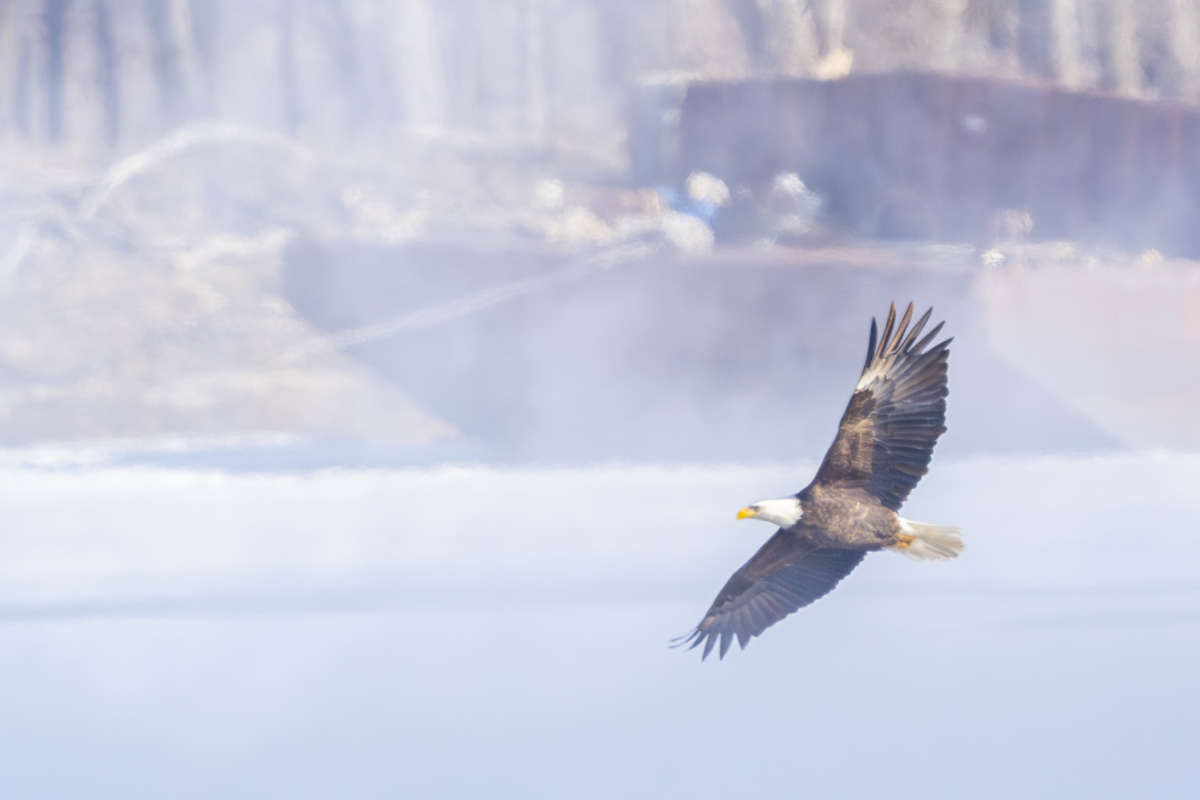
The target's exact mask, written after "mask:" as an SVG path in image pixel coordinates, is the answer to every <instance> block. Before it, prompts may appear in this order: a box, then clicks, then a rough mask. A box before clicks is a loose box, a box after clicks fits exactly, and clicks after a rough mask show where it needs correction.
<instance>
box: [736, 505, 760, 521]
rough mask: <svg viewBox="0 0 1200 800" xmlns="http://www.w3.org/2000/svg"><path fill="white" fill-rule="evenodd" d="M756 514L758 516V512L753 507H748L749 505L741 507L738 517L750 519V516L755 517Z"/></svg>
mask: <svg viewBox="0 0 1200 800" xmlns="http://www.w3.org/2000/svg"><path fill="white" fill-rule="evenodd" d="M757 516H758V512H757V511H755V510H754V509H753V508H750V507H749V506H747V507H746V508H743V509H742V510H741V511H739V512H738V519H750V518H751V517H757Z"/></svg>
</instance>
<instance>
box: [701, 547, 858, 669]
mask: <svg viewBox="0 0 1200 800" xmlns="http://www.w3.org/2000/svg"><path fill="white" fill-rule="evenodd" d="M865 555H866V552H865V551H862V550H832V549H813V547H812V546H811V545H810V544H808V543H807V542H805V541H803V540H801V539H800V538H799V537H798V536H797V535H796V534H795V533H794V532H792V531H789V530H779V531H777V532H776V533H775V535H774V536H772V537H771V538H770V539H769V540H768V541H767V543H766V544H764V545H763V546H762V547H761V548H759V551H758V552H757V553H755V554H754V557H753V558H751V559H750V560H749V561H747V562H746V564H745V565H744V566H743V567H742V568H741V569H739V570H738V571H737V572H735V573H733V577H732V578H730V579H729V581H728V582H727V583H726V584H725V586H724V588H722V589H721V592H720V594H718V595H717V599H716V600H715V601H714V602H713V604H712V608H710V609H709V610H708V613H707V614H705V615H704V619H703V620H701V622H700V624H699V625H697V626H696V628H695V630H693V631H692V632H691V633H690V634H689V635H687V636H685V637H683V638H682V639H680V640H678V642H679V644H687V643H689V642H690V643H691V647H689V648H688V649H689V650H690V649H692V647H698V646H700V645H701V644H703V645H704V655H703V657H702V658H708V654H709V653H710V652H712V649H713V645H715V644H716V643H717V640H718V639H720V642H721V651H720V655H721V658H724V657H725V653H726V652H727V651H728V650H729V645H730V644H731V643H732V642H733V639H734V637H735V636H736V637H737V640H738V644H739V645H741V646H742V648H745V647H746V645H747V643H749V641H750V639H751V638H753V637H755V636H758V635H759V634H760V633H762V632H763V631H765V630H766V629H767V628H769V627H770V626H772V625H774V624H775V623H776V622H779V620H781V619H783V618H784V617H786V616H787V615H788V614H791V613H793V612H795V611H797V610H798V609H800V608H803V607H804V606H806V605H808V604H809V603H811V602H813V601H814V600H817V599H818V598H820V597H824V596H825V595H826V594H828V593H829V592H830V591H831V590H832V589H833V587H835V586H837V584H838V581H840V580H841V579H842V578H844V577H846V576H847V575H849V574H850V571H851V570H853V569H854V568H855V567H857V566H858V563H859V562H860V561H862V560H863V557H864V556H865Z"/></svg>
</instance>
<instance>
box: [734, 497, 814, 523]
mask: <svg viewBox="0 0 1200 800" xmlns="http://www.w3.org/2000/svg"><path fill="white" fill-rule="evenodd" d="M802 513H803V512H801V510H800V501H799V500H798V499H797V498H796V497H780V498H777V499H775V500H759V501H758V502H757V503H751V504H750V505H748V506H746V507H745V508H743V509H742V510H741V511H739V512H738V519H751V518H753V519H761V520H762V521H763V522H769V523H771V524H772V525H778V526H779V527H781V528H790V527H792V526H793V525H795V524H796V523H797V522H799V521H800V517H801V515H802Z"/></svg>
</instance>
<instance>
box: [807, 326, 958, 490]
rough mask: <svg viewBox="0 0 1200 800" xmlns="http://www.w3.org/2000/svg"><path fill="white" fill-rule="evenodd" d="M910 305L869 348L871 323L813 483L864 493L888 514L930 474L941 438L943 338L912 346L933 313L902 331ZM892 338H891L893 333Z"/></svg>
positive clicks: (873, 333) (945, 355)
mask: <svg viewBox="0 0 1200 800" xmlns="http://www.w3.org/2000/svg"><path fill="white" fill-rule="evenodd" d="M912 312H913V307H912V303H909V305H908V310H907V311H906V312H905V313H904V319H902V320H901V321H900V325H899V326H898V327H894V323H895V321H896V306H895V304H894V303H893V304H892V307H891V310H890V311H889V312H888V319H887V325H885V326H884V330H883V337H882V340H881V341H880V342H879V343H878V347H876V328H875V320H871V341H870V345H869V346H868V348H867V363H866V365H865V366H864V367H863V372H862V377H861V378H859V381H858V385H857V386H856V387H855V389H854V395H853V396H852V397H851V398H850V405H849V406H847V407H846V413H845V414H843V415H842V422H841V425H840V426H839V427H838V434H837V438H836V439H834V441H833V444H832V445H831V446H830V448H829V452H828V453H826V454H825V460H824V461H822V462H821V467H820V469H818V470H817V476H816V477H815V478H814V479H813V483H814V484H820V485H823V486H828V487H837V488H861V489H866V490H867V491H868V492H870V493H871V494H872V495H874V496H875V497H876V498H878V499H879V502H880V503H882V504H883V505H884V506H886V507H887V508H890V509H892V510H893V511H895V510H897V509H899V508H900V505H901V504H902V503H903V502H904V499H905V498H906V497H908V494H909V492H911V491H912V490H913V487H915V486H916V485H917V481H919V480H921V476H922V475H924V474H925V473H926V472H928V471H929V460H930V458H932V457H933V446H934V445H935V444H936V443H937V439H938V437H939V436H941V435H942V434H943V433H945V431H946V425H945V422H946V395H947V393H948V390H947V388H946V366H947V360H948V358H949V356H950V351H949V350H948V349H947V347H948V346H949V344H950V342H951V340H950V339H946V340H944V341H942V342H939V343H937V344H935V345H933V346H932V347H929V348H928V349H926V348H927V347H928V346H929V343H930V342H931V341H933V338H934V337H935V336H937V334H938V331H940V330H941V329H942V323H938V325H937V326H936V327H934V329H933V330H932V331H930V332H929V334H928V335H927V336H926V337H925V338H924V339H921V340H920V341H919V342H918V341H916V338H917V336H918V335H919V334H920V333H921V330H922V329H923V328H924V327H925V323H926V322H928V321H929V315H930V314H931V313H933V309H930V310H929V311H926V312H925V316H923V317H921V319H920V320H919V321H918V322H917V324H916V325H915V326H913V328H912V330H911V331H909V330H908V323H909V320H910V319H911V318H912ZM893 331H894V334H893Z"/></svg>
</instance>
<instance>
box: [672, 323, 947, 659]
mask: <svg viewBox="0 0 1200 800" xmlns="http://www.w3.org/2000/svg"><path fill="white" fill-rule="evenodd" d="M912 313H913V306H912V303H909V305H908V310H907V311H905V313H904V318H903V319H901V320H900V324H899V325H896V304H895V303H893V304H892V307H891V309H890V310H889V311H888V318H887V323H886V324H885V325H884V326H883V336H882V337H880V336H878V331H877V329H876V326H875V320H874V319H872V320H871V339H870V344H869V345H868V346H867V362H866V364H865V365H864V367H863V371H862V377H860V378H859V379H858V385H857V386H855V387H854V394H853V395H852V396H851V397H850V405H849V406H847V408H846V413H845V414H843V415H842V422H841V425H840V426H839V427H838V433H837V437H836V438H835V439H834V440H833V445H832V446H831V447H830V448H829V452H828V453H826V454H825V460H824V461H822V462H821V466H820V468H819V469H817V475H816V477H815V478H813V480H812V483H810V484H809V485H808V486H807V487H805V488H804V489H802V490H800V491H799V492H797V493H796V494H794V495H792V496H790V497H782V498H779V499H777V500H759V501H758V502H757V503H751V504H750V505H749V506H747V507H746V508H743V509H742V510H741V511H739V512H738V519H751V518H752V519H761V520H763V521H764V522H769V523H771V524H772V525H778V526H779V530H777V531H776V532H775V535H774V536H772V537H771V538H770V539H769V540H768V541H767V543H766V544H764V545H763V546H762V547H761V548H760V549H759V551H758V552H757V553H755V554H754V557H753V558H751V559H750V560H749V561H747V562H746V564H745V565H744V566H743V567H742V568H741V569H739V570H738V571H737V572H735V573H733V577H732V578H730V579H729V581H728V582H727V583H726V584H725V586H724V587H723V588H722V589H721V591H720V593H719V594H718V595H717V599H716V600H715V601H714V602H713V604H712V607H711V608H710V609H708V613H707V614H705V615H704V619H703V620H701V621H700V624H699V625H697V626H696V628H695V629H694V630H693V631H692V632H691V633H690V634H688V635H687V636H684V637H681V638H680V639H677V640H676V646H680V645H686V644H689V643H690V644H691V647H689V648H688V649H689V650H690V649H692V648H694V647H699V646H700V645H704V655H703V656H702V659H703V658H707V657H708V654H709V653H711V652H712V649H713V647H714V646H715V645H717V643H718V642H720V655H721V658H724V657H725V653H726V652H728V650H729V645H730V644H732V642H733V640H734V638H736V639H737V641H738V644H739V645H740V646H741V647H742V648H743V649H744V648H745V647H746V645H747V644H748V643H749V642H750V640H751V639H752V638H754V637H755V636H758V635H759V634H761V633H762V632H763V631H765V630H766V629H767V628H769V627H770V626H772V625H774V624H775V623H776V622H779V620H781V619H783V618H784V617H786V616H787V615H789V614H791V613H793V612H795V611H797V610H799V609H801V608H803V607H804V606H806V605H808V604H809V603H812V602H813V601H814V600H817V599H818V598H820V597H824V596H825V595H826V594H828V593H829V592H830V591H832V590H833V587H835V586H837V584H838V581H840V580H841V579H842V578H844V577H846V576H847V575H849V574H850V572H851V570H853V569H854V568H855V567H857V566H858V564H859V562H860V561H862V560H863V558H864V557H866V555H867V553H869V552H871V551H872V550H882V549H884V548H887V549H888V550H895V551H897V552H900V553H903V554H904V555H907V556H911V557H912V558H915V559H918V560H921V561H924V560H929V559H939V560H942V559H950V558H954V557H955V556H957V555H958V554H959V553H960V552H962V549H963V543H962V536H961V535H960V533H959V530H958V529H957V528H943V527H939V526H936V525H925V524H923V523H920V522H912V521H911V520H907V519H903V518H901V517H900V516H899V515H898V514H897V513H896V512H897V511H899V510H900V506H901V505H902V504H903V503H904V500H905V498H907V497H908V493H909V492H911V491H912V490H913V487H915V486H916V485H917V481H919V480H920V479H921V476H922V475H924V474H925V473H926V472H928V471H929V460H930V458H931V457H932V456H933V446H934V445H935V444H936V443H937V439H938V437H939V436H941V435H942V434H943V433H945V431H946V425H945V422H946V394H947V389H946V365H947V360H948V359H949V356H950V351H949V350H948V349H947V348H948V346H949V345H950V341H951V340H950V339H945V340H943V341H941V342H938V343H937V344H934V345H932V346H930V343H931V342H932V341H933V340H934V339H935V338H936V337H937V335H938V332H939V331H940V330H941V329H942V323H939V324H938V325H937V326H935V327H934V328H933V330H931V331H930V332H929V333H928V334H926V335H925V337H924V338H922V339H920V340H918V339H917V337H918V336H920V334H921V331H922V330H924V328H925V323H927V322H928V321H929V316H930V314H932V313H933V309H932V308H931V309H929V311H926V312H925V316H923V317H921V319H920V320H918V321H917V324H916V325H914V326H913V327H912V329H911V330H910V329H909V327H908V325H909V322H910V321H911V320H912Z"/></svg>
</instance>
